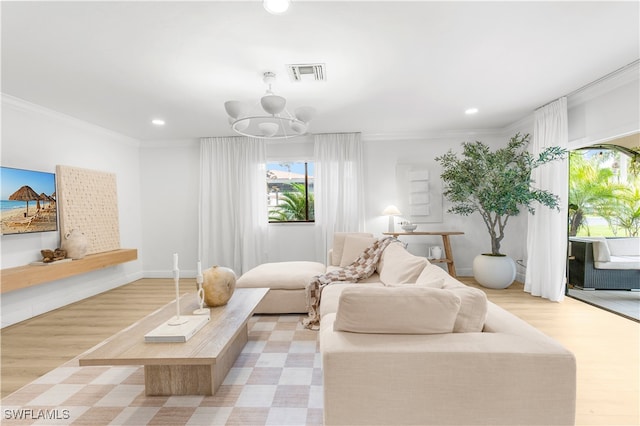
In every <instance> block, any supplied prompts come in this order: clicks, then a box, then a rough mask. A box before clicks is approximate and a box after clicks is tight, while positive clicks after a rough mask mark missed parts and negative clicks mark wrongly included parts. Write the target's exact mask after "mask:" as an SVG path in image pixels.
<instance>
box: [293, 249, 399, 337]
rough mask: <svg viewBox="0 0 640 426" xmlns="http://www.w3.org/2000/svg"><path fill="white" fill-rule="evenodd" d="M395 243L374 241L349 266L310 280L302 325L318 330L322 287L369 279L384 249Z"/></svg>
mask: <svg viewBox="0 0 640 426" xmlns="http://www.w3.org/2000/svg"><path fill="white" fill-rule="evenodd" d="M395 241H398V240H397V239H396V238H394V237H385V238H382V239H379V240H376V241H375V242H374V243H373V244H372V245H371V246H370V247H369V248H367V249H366V250H365V251H364V252H363V253H362V254H361V255H360V256H358V258H357V259H356V260H354V261H353V263H351V264H350V265H348V266H345V267H344V268H341V269H336V270H335V271H331V272H327V273H326V274H322V275H317V276H315V277H313V278H311V281H309V284H307V287H306V292H307V309H308V310H309V316H308V317H307V318H305V319H304V320H303V322H302V323H303V325H304V326H305V327H306V328H309V329H318V326H319V325H320V314H319V308H320V295H321V294H322V289H323V288H324V287H326V286H327V285H329V284H331V283H333V282H347V283H355V282H358V281H360V280H364V279H366V278H369V277H370V276H371V275H373V273H374V272H375V270H376V266H378V262H379V261H380V256H382V252H383V251H384V249H385V248H387V246H388V245H389V244H391V243H393V242H395Z"/></svg>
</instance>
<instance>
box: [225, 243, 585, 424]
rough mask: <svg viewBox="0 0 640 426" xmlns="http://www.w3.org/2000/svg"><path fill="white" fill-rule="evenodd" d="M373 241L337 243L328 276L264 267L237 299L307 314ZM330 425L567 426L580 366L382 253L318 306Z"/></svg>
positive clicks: (508, 318) (520, 326) (307, 267)
mask: <svg viewBox="0 0 640 426" xmlns="http://www.w3.org/2000/svg"><path fill="white" fill-rule="evenodd" d="M372 241H373V236H372V235H371V234H357V233H355V234H345V233H339V234H336V236H335V238H334V244H333V248H332V250H331V251H330V252H329V258H328V262H327V263H328V265H327V266H326V267H325V266H324V265H323V264H319V263H316V262H307V263H305V262H282V263H275V264H265V265H260V266H259V267H257V268H255V269H254V270H252V271H249V272H248V273H247V274H245V275H243V277H241V278H240V279H239V280H238V286H240V287H270V288H271V290H270V291H269V293H268V295H267V298H266V299H265V301H264V302H263V303H262V304H261V306H260V308H261V312H265V313H287V312H306V298H305V297H304V287H305V285H306V283H307V282H308V281H309V279H310V278H311V277H312V276H314V275H318V274H321V273H323V272H325V271H330V270H333V269H335V268H339V267H340V266H345V265H348V264H349V263H351V262H352V261H353V260H355V258H356V257H358V255H359V254H360V253H361V252H362V251H363V250H364V249H365V248H367V247H368V246H369V245H370V244H371V243H372ZM320 315H321V321H320V331H319V333H320V336H319V337H320V350H321V353H322V369H323V386H324V423H325V424H326V425H454V424H455V425H571V424H574V419H575V398H576V361H575V358H574V356H573V354H572V353H571V352H569V351H568V350H566V349H565V348H563V347H562V346H561V345H560V344H559V343H557V342H556V341H554V340H553V339H551V338H549V337H547V336H546V335H544V334H543V333H541V332H540V331H538V330H536V329H535V328H534V327H532V326H530V325H529V324H527V323H526V322H524V321H522V320H520V319H519V318H517V317H516V316H514V315H512V314H510V313H509V312H507V311H505V310H504V309H502V308H500V307H498V306H497V305H495V304H493V303H491V302H488V301H487V298H486V295H485V293H484V292H483V291H482V290H479V289H476V288H472V287H468V286H466V285H464V284H463V283H461V282H460V281H458V280H456V279H455V278H453V277H451V276H450V275H449V274H447V273H446V272H445V271H444V269H442V268H440V267H439V266H436V265H432V264H429V262H428V261H427V260H426V259H425V258H423V257H418V256H414V255H412V254H411V253H409V252H408V251H406V250H405V248H404V246H403V245H402V244H401V243H399V242H398V243H393V244H391V245H389V246H388V247H387V248H386V249H385V251H384V253H383V255H382V257H381V259H380V261H379V263H378V265H377V268H376V272H375V273H374V274H373V275H372V276H370V277H369V278H367V279H366V280H364V281H362V282H359V283H355V284H347V283H332V284H330V285H328V286H326V287H325V288H324V290H323V291H322V294H321V300H320Z"/></svg>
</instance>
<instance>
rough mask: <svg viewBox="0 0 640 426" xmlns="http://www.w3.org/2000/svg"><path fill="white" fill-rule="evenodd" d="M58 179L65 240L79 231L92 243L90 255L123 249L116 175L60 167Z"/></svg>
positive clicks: (57, 169) (57, 170) (57, 172)
mask: <svg viewBox="0 0 640 426" xmlns="http://www.w3.org/2000/svg"><path fill="white" fill-rule="evenodd" d="M56 178H57V187H58V204H59V210H60V211H59V214H60V238H61V240H62V239H64V237H65V235H66V234H67V233H68V232H71V231H72V230H76V231H78V230H79V231H80V232H82V233H83V234H84V235H85V236H86V237H87V240H88V242H89V248H88V251H87V254H94V253H102V252H106V251H111V250H117V249H119V248H120V226H119V222H118V190H117V185H116V175H115V174H113V173H108V172H102V171H96V170H88V169H82V168H78V167H70V166H60V165H59V166H57V167H56Z"/></svg>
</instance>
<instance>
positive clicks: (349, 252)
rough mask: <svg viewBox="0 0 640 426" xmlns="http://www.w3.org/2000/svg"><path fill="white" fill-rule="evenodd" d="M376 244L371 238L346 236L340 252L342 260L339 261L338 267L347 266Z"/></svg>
mask: <svg viewBox="0 0 640 426" xmlns="http://www.w3.org/2000/svg"><path fill="white" fill-rule="evenodd" d="M375 242H376V238H373V237H361V236H355V235H347V236H346V237H345V239H344V246H343V250H342V258H341V260H340V266H341V267H343V268H344V267H345V266H349V265H351V264H352V263H353V261H354V260H356V259H357V258H358V257H359V256H360V255H361V254H362V253H364V251H365V250H366V249H368V248H369V247H371V246H372V245H373V243H375Z"/></svg>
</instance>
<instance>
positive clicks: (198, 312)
mask: <svg viewBox="0 0 640 426" xmlns="http://www.w3.org/2000/svg"><path fill="white" fill-rule="evenodd" d="M203 281H204V280H203V277H202V274H199V275H196V284H198V293H197V297H198V304H199V305H200V308H199V309H196V310H195V311H193V314H194V315H209V314H210V312H209V309H205V307H204V289H203V288H202V282H203Z"/></svg>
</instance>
